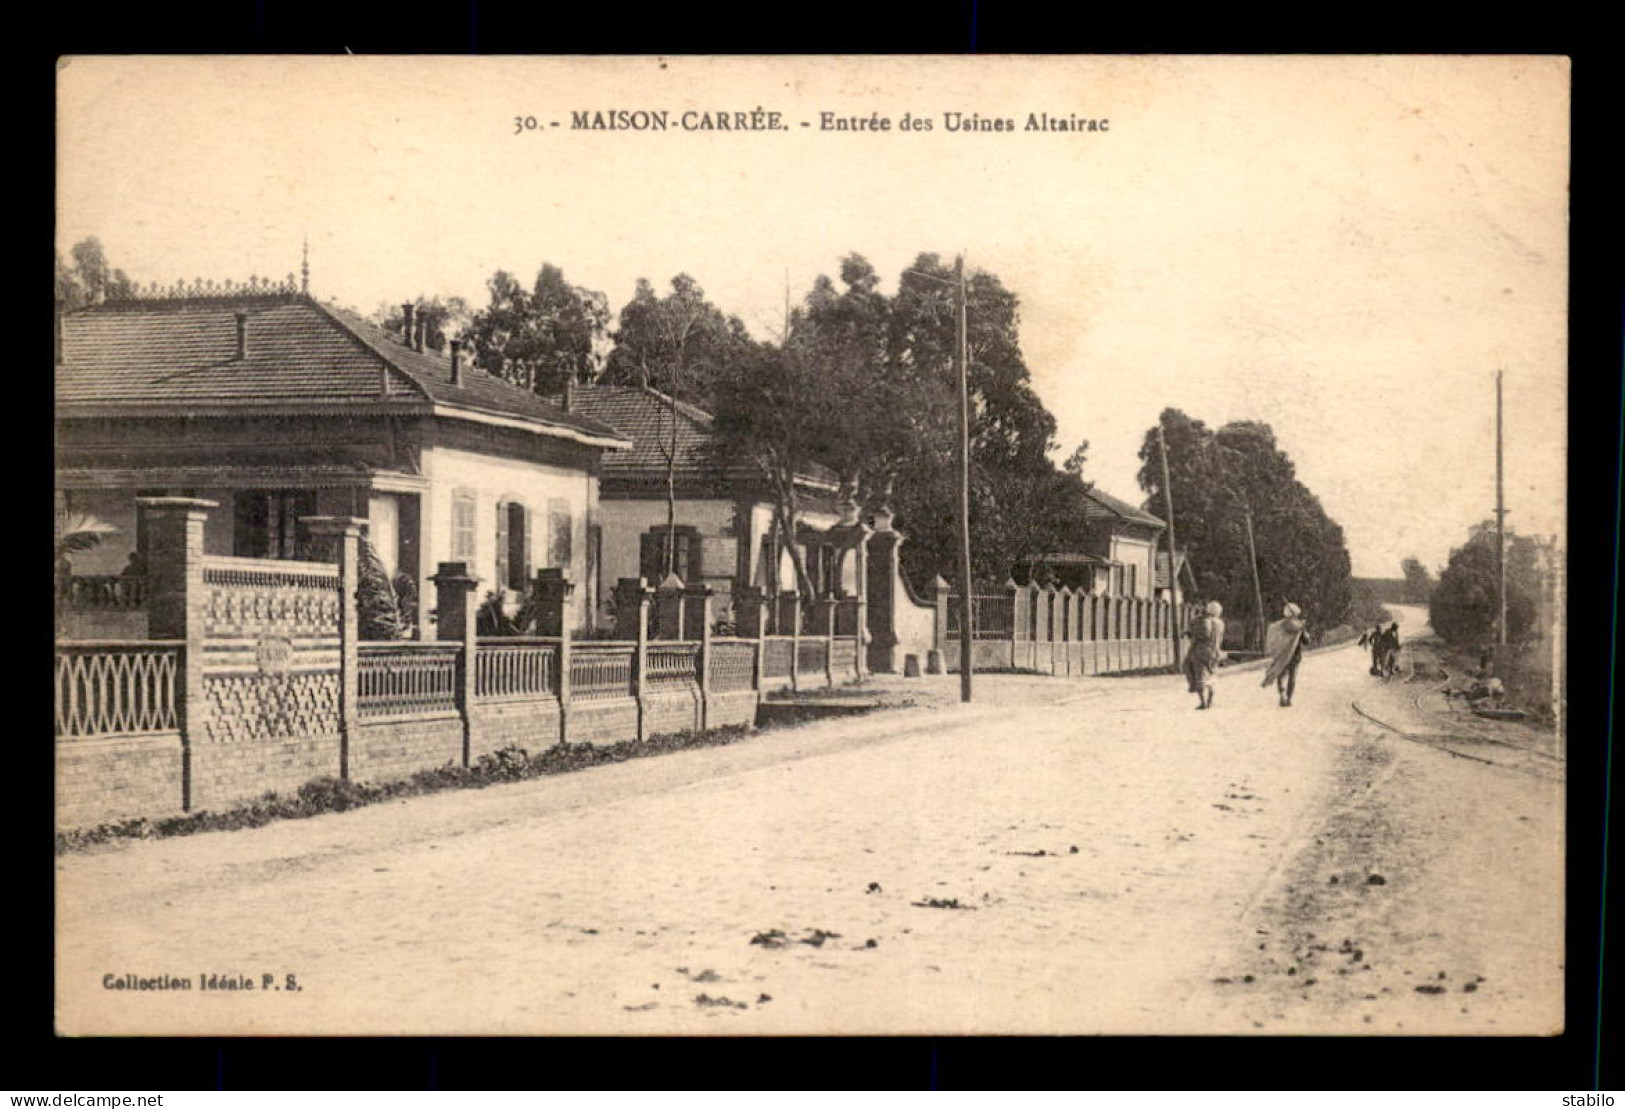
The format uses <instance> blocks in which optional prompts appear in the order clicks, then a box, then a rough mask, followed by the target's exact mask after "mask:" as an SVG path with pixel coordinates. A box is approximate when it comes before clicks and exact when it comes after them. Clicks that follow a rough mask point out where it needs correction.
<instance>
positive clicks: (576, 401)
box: [571, 384, 837, 484]
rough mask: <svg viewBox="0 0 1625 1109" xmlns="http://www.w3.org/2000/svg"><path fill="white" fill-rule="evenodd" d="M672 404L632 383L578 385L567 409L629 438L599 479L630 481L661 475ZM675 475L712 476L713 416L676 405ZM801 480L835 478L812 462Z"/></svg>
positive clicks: (606, 463) (827, 481)
mask: <svg viewBox="0 0 1625 1109" xmlns="http://www.w3.org/2000/svg"><path fill="white" fill-rule="evenodd" d="M672 407H673V402H672V399H671V398H670V397H668V396H667V395H666V394H665V393H662V392H659V391H658V390H655V389H647V388H639V387H637V386H632V385H596V384H594V385H580V386H577V387H576V389H575V392H574V394H573V399H572V400H571V411H573V412H579V413H581V414H582V415H584V416H589V417H591V418H592V419H594V420H598V421H600V422H602V423H605V424H608V425H609V426H610V427H613V428H615V429H616V430H618V431H619V432H621V434H623V435H626V436H627V437H629V438H630V439H631V440H632V449H631V450H627V451H617V452H615V453H614V454H611V455H606V456H604V476H605V477H606V478H608V477H611V476H622V477H626V478H636V477H643V476H654V475H659V476H660V477H662V478H664V476H665V473H666V452H667V451H668V450H670V449H671V434H672ZM675 407H676V421H677V451H676V456H677V457H676V467H675V470H676V474H677V475H678V476H680V477H688V478H693V477H699V476H707V475H712V474H715V472H716V469H715V463H714V462H713V461H712V459H711V455H710V443H711V436H712V426H713V423H714V421H713V418H712V416H711V414H710V413H709V412H706V411H705V410H703V409H700V408H696V407H695V406H694V405H692V404H687V403H685V402H683V401H677V402H676V405H675ZM802 476H803V478H804V479H808V480H811V481H814V482H819V483H824V484H835V483H836V481H837V476H836V474H835V472H834V471H832V470H830V469H829V468H828V467H826V466H821V465H818V464H817V463H813V464H812V465H810V466H808V467H807V472H806V474H804V475H802Z"/></svg>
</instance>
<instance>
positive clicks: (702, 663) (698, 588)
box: [684, 585, 715, 732]
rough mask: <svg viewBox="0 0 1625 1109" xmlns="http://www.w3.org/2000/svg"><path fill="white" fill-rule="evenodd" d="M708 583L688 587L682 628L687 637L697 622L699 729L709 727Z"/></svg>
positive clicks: (709, 638) (695, 669)
mask: <svg viewBox="0 0 1625 1109" xmlns="http://www.w3.org/2000/svg"><path fill="white" fill-rule="evenodd" d="M714 592H715V590H713V589H712V588H711V587H710V586H709V585H691V586H689V587H688V606H687V608H686V610H685V611H686V612H687V614H688V620H689V628H686V629H684V638H685V639H686V638H688V631H689V630H690V629H692V628H693V626H694V625H695V624H698V625H699V627H698V629H697V630H698V632H699V635H698V639H699V641H700V648H699V652H698V653H697V654H696V655H695V656H694V676H695V678H696V679H697V681H698V684H699V687H700V731H702V732H703V731H706V730H708V729H709V728H710V727H711V719H710V718H711V594H712V593H714Z"/></svg>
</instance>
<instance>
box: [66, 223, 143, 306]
mask: <svg viewBox="0 0 1625 1109" xmlns="http://www.w3.org/2000/svg"><path fill="white" fill-rule="evenodd" d="M68 255H69V258H71V260H72V261H71V262H65V261H63V259H62V255H60V254H58V255H57V256H56V302H57V304H58V306H59V307H60V309H61V310H62V311H64V312H72V311H74V310H76V309H79V308H88V307H89V306H91V305H92V304H101V303H102V302H104V301H106V300H108V299H110V298H117V297H120V296H125V295H128V294H129V293H130V291H131V284H130V279H129V278H128V277H127V276H125V273H124V271H123V270H121V269H114V268H113V267H112V265H110V264H109V263H108V261H107V252H106V250H104V249H103V248H102V242H101V240H100V239H97V238H94V237H91V238H88V239H81V240H79V241H78V242H77V243H74V244H73V248H72V249H71V250H70V251H68Z"/></svg>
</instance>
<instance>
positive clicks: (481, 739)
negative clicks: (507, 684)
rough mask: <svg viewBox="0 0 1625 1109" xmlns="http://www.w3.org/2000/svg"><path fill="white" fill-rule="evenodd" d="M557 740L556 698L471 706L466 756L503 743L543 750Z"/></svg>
mask: <svg viewBox="0 0 1625 1109" xmlns="http://www.w3.org/2000/svg"><path fill="white" fill-rule="evenodd" d="M634 725H635V722H634ZM572 738H573V737H572ZM622 738H623V739H625V738H629V737H627V736H623V737H622ZM558 741H559V704H558V702H557V701H553V700H546V701H506V702H499V703H497V704H479V705H475V706H474V733H473V740H472V748H471V749H470V751H469V760H470V761H471V762H477V761H478V760H479V757H480V756H481V755H488V754H491V753H492V752H493V751H500V750H502V749H503V748H504V747H522V748H524V749H525V750H526V751H531V752H536V751H544V750H546V749H547V748H549V747H551V746H553V745H554V744H556V743H557V742H558Z"/></svg>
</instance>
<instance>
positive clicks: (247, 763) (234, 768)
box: [192, 732, 340, 811]
mask: <svg viewBox="0 0 1625 1109" xmlns="http://www.w3.org/2000/svg"><path fill="white" fill-rule="evenodd" d="M339 770H340V767H339V735H338V733H337V732H330V733H327V734H323V735H304V736H280V737H276V738H262V739H256V740H251V741H245V742H241V743H199V744H197V745H196V746H194V747H193V748H192V809H193V810H194V811H197V810H201V809H221V808H227V807H230V806H232V805H235V804H238V803H241V802H244V801H252V800H254V799H255V798H257V797H260V796H262V795H264V794H265V793H267V792H276V793H291V792H294V791H296V790H297V789H298V788H299V787H300V786H302V785H304V784H305V783H306V782H308V781H310V780H311V779H312V778H336V777H338V776H339Z"/></svg>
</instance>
